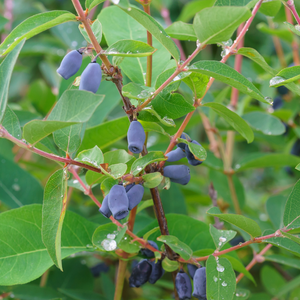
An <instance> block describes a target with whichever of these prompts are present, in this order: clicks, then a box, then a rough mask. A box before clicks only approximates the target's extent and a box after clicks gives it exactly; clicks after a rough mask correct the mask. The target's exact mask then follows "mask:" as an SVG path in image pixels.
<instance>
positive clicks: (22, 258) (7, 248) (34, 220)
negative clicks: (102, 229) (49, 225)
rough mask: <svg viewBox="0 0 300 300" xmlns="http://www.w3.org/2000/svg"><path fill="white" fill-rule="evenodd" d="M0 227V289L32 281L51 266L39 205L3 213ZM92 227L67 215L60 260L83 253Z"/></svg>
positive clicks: (73, 216) (69, 214)
mask: <svg viewBox="0 0 300 300" xmlns="http://www.w3.org/2000/svg"><path fill="white" fill-rule="evenodd" d="M0 224H1V226H0V228H1V241H0V248H1V251H0V253H1V254H0V260H1V265H2V267H1V274H0V285H15V284H25V283H27V282H30V281H33V280H35V279H36V278H38V277H40V276H41V275H42V274H43V273H44V272H45V271H46V270H48V269H49V268H50V267H51V266H52V265H53V262H52V260H51V258H50V256H49V254H48V252H47V249H46V247H45V246H44V244H43V242H42V235H41V227H42V205H37V204H35V205H26V206H24V207H21V208H18V209H13V210H10V211H7V212H3V213H1V214H0ZM96 227H97V225H96V224H94V223H91V222H89V221H87V220H85V219H84V218H82V217H81V216H78V215H77V214H74V213H73V212H67V213H66V217H65V222H64V227H63V231H62V258H65V257H67V256H69V255H71V254H74V253H77V252H80V251H85V250H86V245H87V244H91V238H92V234H93V232H94V230H95V229H96ZM33 237H34V238H33ZM16 241H18V244H16Z"/></svg>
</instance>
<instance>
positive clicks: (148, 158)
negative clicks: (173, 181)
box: [131, 151, 167, 176]
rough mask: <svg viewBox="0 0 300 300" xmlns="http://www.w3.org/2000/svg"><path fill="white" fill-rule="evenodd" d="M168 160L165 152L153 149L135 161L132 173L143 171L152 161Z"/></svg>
mask: <svg viewBox="0 0 300 300" xmlns="http://www.w3.org/2000/svg"><path fill="white" fill-rule="evenodd" d="M164 160H167V158H166V157H165V156H164V153H163V152H161V151H153V152H149V153H148V154H146V155H145V156H143V157H141V158H139V159H137V160H136V161H134V163H133V164H132V166H131V173H132V174H133V175H134V176H136V175H138V174H139V173H140V172H141V171H143V170H144V169H145V168H146V166H148V165H149V164H151V163H154V162H158V161H164Z"/></svg>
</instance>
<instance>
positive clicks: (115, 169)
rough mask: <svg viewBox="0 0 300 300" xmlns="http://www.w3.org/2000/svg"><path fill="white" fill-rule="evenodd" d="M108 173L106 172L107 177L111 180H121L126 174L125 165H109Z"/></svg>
mask: <svg viewBox="0 0 300 300" xmlns="http://www.w3.org/2000/svg"><path fill="white" fill-rule="evenodd" d="M102 171H103V169H102ZM108 171H109V172H108V173H109V175H110V176H111V177H112V178H114V179H118V178H121V177H122V176H123V175H124V174H125V173H126V171H127V165H126V164H123V163H119V164H114V165H110V166H109V169H108Z"/></svg>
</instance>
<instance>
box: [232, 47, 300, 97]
mask: <svg viewBox="0 0 300 300" xmlns="http://www.w3.org/2000/svg"><path fill="white" fill-rule="evenodd" d="M237 53H238V54H242V55H243V56H246V57H248V58H250V59H251V60H252V61H254V62H255V63H257V64H258V65H260V66H261V67H262V68H263V69H264V70H265V71H266V72H268V73H270V74H271V75H272V76H275V75H276V73H277V72H276V71H275V70H274V69H272V68H271V67H270V66H269V65H268V64H267V63H266V61H265V59H264V58H263V57H262V56H261V55H260V54H259V53H258V52H257V51H256V50H255V49H252V48H240V49H239V50H238V52H237ZM285 86H286V87H287V88H288V89H290V90H291V91H292V92H293V93H295V94H297V95H300V89H299V87H298V86H297V85H296V84H295V83H293V82H291V83H288V84H286V85H285Z"/></svg>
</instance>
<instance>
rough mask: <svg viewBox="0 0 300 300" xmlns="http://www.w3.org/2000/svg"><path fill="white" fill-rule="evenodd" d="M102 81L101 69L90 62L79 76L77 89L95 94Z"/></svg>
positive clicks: (95, 63) (96, 64)
mask: <svg viewBox="0 0 300 300" xmlns="http://www.w3.org/2000/svg"><path fill="white" fill-rule="evenodd" d="M101 79H102V71H101V67H100V65H99V64H98V63H97V62H91V63H89V64H88V65H87V67H86V68H85V70H84V71H83V72H82V74H81V79H80V84H79V89H80V90H85V91H89V92H92V93H94V94H95V93H96V92H97V91H98V88H99V86H100V83H101Z"/></svg>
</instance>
